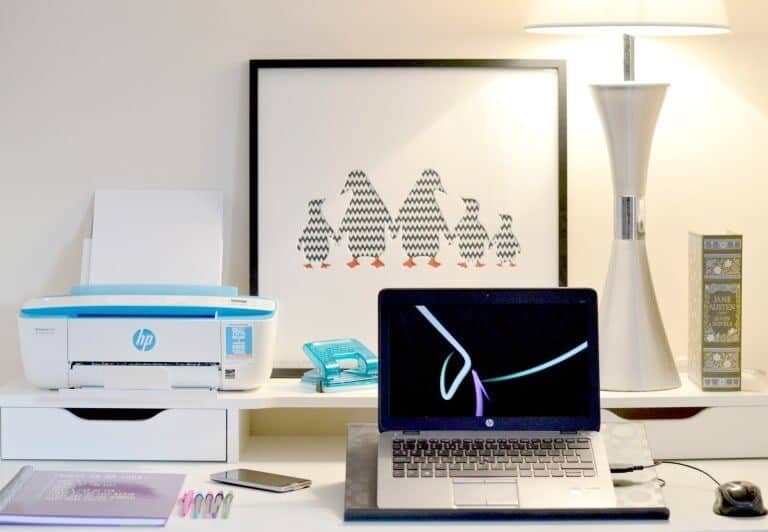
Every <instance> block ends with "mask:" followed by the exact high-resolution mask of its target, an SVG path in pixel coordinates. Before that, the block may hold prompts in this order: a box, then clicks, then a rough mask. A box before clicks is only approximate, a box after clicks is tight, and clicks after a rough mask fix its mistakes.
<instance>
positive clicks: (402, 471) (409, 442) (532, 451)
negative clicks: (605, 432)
mask: <svg viewBox="0 0 768 532" xmlns="http://www.w3.org/2000/svg"><path fill="white" fill-rule="evenodd" d="M392 476H393V477H395V478H446V477H546V478H565V477H594V476H595V467H594V460H593V455H592V448H591V444H590V440H589V438H577V437H563V438H541V439H539V438H532V439H526V438H521V439H505V438H498V439H421V438H398V439H394V440H392Z"/></svg>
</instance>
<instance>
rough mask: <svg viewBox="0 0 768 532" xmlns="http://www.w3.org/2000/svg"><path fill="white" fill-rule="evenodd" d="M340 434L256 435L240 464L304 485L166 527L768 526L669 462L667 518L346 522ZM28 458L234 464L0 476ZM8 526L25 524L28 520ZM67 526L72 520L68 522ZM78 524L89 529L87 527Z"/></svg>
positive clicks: (5, 465)
mask: <svg viewBox="0 0 768 532" xmlns="http://www.w3.org/2000/svg"><path fill="white" fill-rule="evenodd" d="M344 459H345V440H344V438H343V437H298V436H286V437H255V438H251V439H250V440H249V442H248V445H247V446H246V447H245V449H244V452H243V454H242V456H241V462H240V464H239V467H248V468H253V469H261V470H266V471H273V472H276V473H283V474H286V475H295V476H300V477H307V478H310V479H312V482H313V485H312V487H311V488H310V489H308V490H302V491H298V492H293V493H286V494H273V493H266V492H260V491H256V490H248V489H244V488H233V491H235V500H234V503H233V506H232V515H231V517H230V519H229V520H221V519H217V520H215V521H213V520H192V519H190V518H185V519H181V518H179V517H178V516H177V515H176V513H175V512H174V515H173V516H172V517H171V519H170V520H169V521H168V526H167V528H168V529H170V530H206V531H208V530H259V531H262V530H263V531H277V532H292V531H294V530H301V531H324V530H336V529H339V530H340V529H342V527H343V528H344V529H347V530H349V529H360V530H365V531H367V532H370V531H377V530H397V529H400V530H406V529H408V530H411V529H414V528H418V529H421V530H444V529H446V528H451V529H453V530H491V529H496V530H500V529H502V528H506V527H510V526H517V527H520V528H521V529H522V528H525V529H529V528H535V529H537V530H562V529H564V528H567V529H568V530H574V529H575V530H595V529H598V528H599V529H604V530H615V529H619V528H620V529H621V530H626V531H636V530H644V531H649V530H665V531H673V530H675V531H676V530H686V531H687V530H697V531H698V530H706V531H709V530H712V531H714V530H760V531H765V530H766V529H768V518H766V517H762V518H750V519H736V518H726V517H720V516H717V515H715V514H714V513H713V512H712V503H713V501H714V491H713V488H714V484H713V483H712V482H711V481H710V480H709V479H707V478H706V477H704V476H703V475H701V474H699V473H697V472H695V471H690V470H688V469H686V468H682V467H679V466H672V465H664V466H660V467H659V472H658V473H659V476H660V477H662V478H664V479H665V480H666V481H667V486H666V488H664V495H665V498H666V500H667V504H668V506H669V508H670V510H671V513H672V516H671V519H670V521H669V522H665V521H624V522H617V521H605V522H595V521H582V522H578V521H577V522H542V523H537V522H532V521H526V522H520V523H515V522H511V521H502V522H477V523H474V522H453V523H452V522H446V521H435V522H428V523H423V522H419V523H406V522H369V523H368V522H366V523H344V522H343V507H344V474H345V466H344ZM25 463H30V464H32V465H34V466H35V467H37V468H40V469H70V470H111V471H152V472H166V473H186V474H187V479H186V481H185V489H193V490H198V491H215V490H219V489H222V488H223V489H225V490H226V489H229V488H228V487H226V486H223V485H219V484H215V483H213V482H210V481H209V480H208V475H209V474H210V473H214V472H217V471H222V470H224V469H228V468H231V467H233V466H232V465H231V464H230V465H227V464H211V463H205V464H201V463H195V464H190V463H172V462H171V463H169V462H163V463H146V462H144V463H129V462H21V461H7V460H6V461H3V462H0V482H3V483H4V482H7V481H8V480H9V479H10V478H11V477H12V476H13V474H15V473H16V471H17V470H18V468H19V467H21V465H23V464H25ZM690 463H694V464H697V465H699V466H701V467H703V468H704V469H705V470H707V471H708V472H710V473H711V474H712V475H714V476H715V477H716V478H718V479H719V480H720V481H727V480H739V479H743V480H750V481H752V482H755V483H757V484H758V485H759V486H760V487H761V488H762V490H763V492H764V494H765V495H768V460H730V461H700V462H690ZM5 530H9V531H11V530H14V531H15V530H18V531H19V532H28V531H29V530H30V528H29V527H23V528H22V527H11V528H6V529H5ZM67 530H72V528H67ZM83 530H88V531H92V530H93V529H92V528H87V529H83Z"/></svg>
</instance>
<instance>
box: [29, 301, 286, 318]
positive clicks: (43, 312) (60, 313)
mask: <svg viewBox="0 0 768 532" xmlns="http://www.w3.org/2000/svg"><path fill="white" fill-rule="evenodd" d="M274 314H275V311H274V310H254V309H248V308H222V307H206V306H189V307H186V306H149V305H136V306H132V305H73V306H70V307H46V308H31V309H25V310H22V311H21V312H20V316H22V317H26V318H88V317H90V318H135V317H137V316H144V317H148V318H232V317H234V318H248V319H252V320H266V319H270V318H271V317H272V316H274Z"/></svg>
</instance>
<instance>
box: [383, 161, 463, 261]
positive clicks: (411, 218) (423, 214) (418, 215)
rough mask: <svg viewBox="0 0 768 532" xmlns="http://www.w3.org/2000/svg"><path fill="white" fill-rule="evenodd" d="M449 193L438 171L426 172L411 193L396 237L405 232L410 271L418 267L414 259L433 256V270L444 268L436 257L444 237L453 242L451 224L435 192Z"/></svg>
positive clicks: (396, 226)
mask: <svg viewBox="0 0 768 532" xmlns="http://www.w3.org/2000/svg"><path fill="white" fill-rule="evenodd" d="M438 190H439V191H440V192H442V193H443V194H445V193H446V192H445V189H444V188H443V184H442V183H441V181H440V176H439V175H438V173H437V172H435V171H434V170H431V169H428V170H424V172H422V174H421V177H420V178H419V179H418V180H417V181H416V184H415V185H414V187H413V188H412V189H411V191H410V192H409V193H408V196H407V197H406V198H405V202H403V205H402V207H400V210H399V211H398V213H397V218H395V222H394V227H393V234H394V235H395V236H397V233H398V232H399V231H400V229H402V246H403V250H404V251H405V253H406V255H408V260H406V261H405V262H404V263H403V266H405V267H406V268H413V267H414V266H416V263H415V262H414V260H413V259H414V257H429V262H428V264H429V265H430V266H432V267H433V268H437V267H439V266H440V263H439V262H437V259H436V258H435V257H436V256H437V254H438V252H439V251H440V235H441V234H443V235H444V236H445V238H446V239H448V240H449V241H451V240H453V236H452V235H451V234H450V231H449V229H448V224H447V223H446V221H445V218H444V217H443V213H442V211H441V210H440V205H439V204H438V203H437V199H436V198H435V191H438Z"/></svg>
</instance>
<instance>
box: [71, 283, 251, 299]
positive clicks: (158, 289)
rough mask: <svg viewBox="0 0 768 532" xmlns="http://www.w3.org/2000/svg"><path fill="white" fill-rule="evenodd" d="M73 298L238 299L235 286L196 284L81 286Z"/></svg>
mask: <svg viewBox="0 0 768 532" xmlns="http://www.w3.org/2000/svg"><path fill="white" fill-rule="evenodd" d="M69 295H71V296H133V295H136V296H218V297H237V288H236V287H234V286H217V285H194V284H90V285H89V284H81V285H78V286H73V287H72V288H70V290H69Z"/></svg>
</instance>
